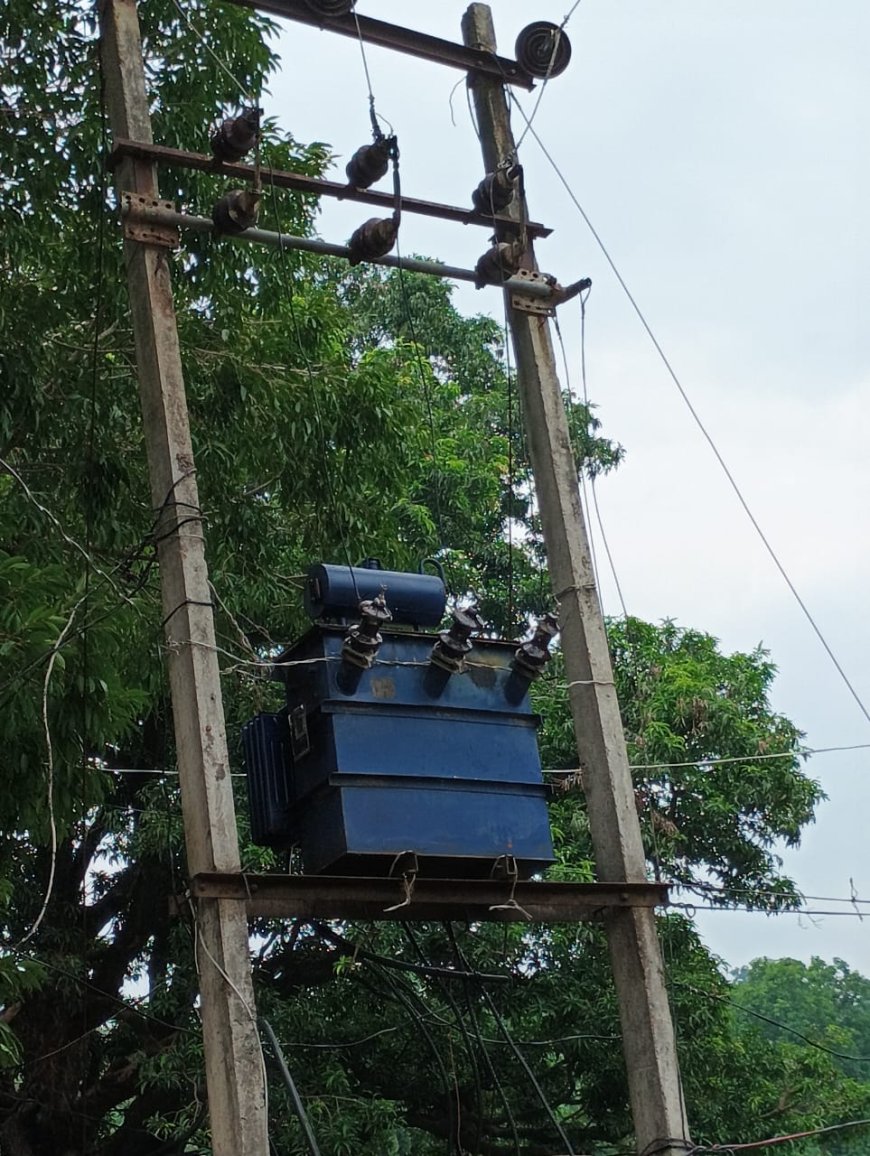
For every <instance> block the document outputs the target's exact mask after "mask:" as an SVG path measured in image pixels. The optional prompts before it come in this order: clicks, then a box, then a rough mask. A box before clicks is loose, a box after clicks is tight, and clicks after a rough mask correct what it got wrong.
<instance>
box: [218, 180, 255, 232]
mask: <svg viewBox="0 0 870 1156" xmlns="http://www.w3.org/2000/svg"><path fill="white" fill-rule="evenodd" d="M259 215H260V194H259V193H252V192H251V190H250V189H230V191H229V192H228V193H225V194H224V196H222V197H221V199H220V200H219V201H217V202H216V203H215V206H214V208H213V209H212V211H211V219H212V221H213V222H214V227H215V230H216V231H217V232H218V233H226V234H228V235H229V236H233V235H234V234H236V233H244V231H245V229H250V228H252V227H253V226H254V225H256V223H257V219H258V217H259Z"/></svg>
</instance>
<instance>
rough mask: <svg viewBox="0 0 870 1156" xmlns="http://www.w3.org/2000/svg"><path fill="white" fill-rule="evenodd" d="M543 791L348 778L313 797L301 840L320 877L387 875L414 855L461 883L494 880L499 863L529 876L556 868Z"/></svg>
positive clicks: (301, 822)
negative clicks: (506, 861) (509, 860)
mask: <svg viewBox="0 0 870 1156" xmlns="http://www.w3.org/2000/svg"><path fill="white" fill-rule="evenodd" d="M496 788H497V789H496ZM544 791H545V788H544V787H540V786H539V787H534V786H532V785H528V786H525V787H520V786H518V785H517V784H492V783H489V784H485V785H484V784H476V783H470V782H463V783H461V784H457V783H455V782H445V781H443V780H438V779H429V780H420V779H414V780H408V779H405V780H401V779H395V778H389V779H382V780H377V779H371V778H356V779H353V778H342V780H341V783H340V784H335V785H333V786H330V787H328V788H326V789H324V790H322V791H319V792H317V793H316V794H315V795H314V796H313V797H312V798H311V800H310V801H309V802H308V803H307V804H306V809H305V812H304V815H302V814H300V815H299V816H298V819H297V823H296V833H297V836H298V841H299V843H300V846H301V849H302V857H303V861H304V863H305V867H306V870H308V871H313V872H329V873H331V874H343V873H354V872H359V871H363V872H371V873H373V874H374V873H379V872H380V873H382V872H383V871H384V870H386V869H388V868H389V867H390V865H391V864H392V863H393V861H394V860H395V858H396V856H397V855H401V854H402V853H403V852H405V851H412V852H414V853H415V854H416V855H417V857H418V858H419V859H420V860H421V864H420V866H421V870H422V871H423V872H425V871H426V870H427V867H428V866H429V865H430V864H429V863H427V860H428V861H430V862H431V863H437V864H438V866H439V867H446V868H447V871H446V873H448V874H453V875H456V876H457V877H465V876H471V875H475V874H484V875H487V874H489V872H490V870H491V869H492V866H493V864H494V863H495V861H496V860H497V859H498V858H499V857H500V856H503V855H512V856H514V858H515V859H517V861H518V865H519V868H520V872H521V873H522V874H524V875H529V874H531V873H533V872H534V871H537V870H541V869H542V868H544V867H546V866H548V865H549V864H550V863H551V862H552V861H553V848H552V843H551V841H550V830H549V825H548V823H547V808H546V803H545V801H544ZM458 864H461V866H459V865H458ZM442 873H443V872H442Z"/></svg>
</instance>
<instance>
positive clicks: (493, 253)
mask: <svg viewBox="0 0 870 1156" xmlns="http://www.w3.org/2000/svg"><path fill="white" fill-rule="evenodd" d="M522 255H523V248H522V245H520V244H518V243H517V242H514V243H513V244H511V243H510V242H508V241H499V243H498V244H497V245H493V247H492V248H491V249H487V251H486V252H485V253H484V254H483V256H482V257H481V258H480V260H479V261H478V262H477V264H476V265H475V266H474V272H475V273H476V274H477V280H476V281H475V285H476V286H477V288H478V289H482V288H483V286H484V285H501V283H502V282H503V281H506V280H507V278H508V277H510V276H512V275H513V274H514V273H516V271H517V270H518V269H519V267H520V261H521V259H522Z"/></svg>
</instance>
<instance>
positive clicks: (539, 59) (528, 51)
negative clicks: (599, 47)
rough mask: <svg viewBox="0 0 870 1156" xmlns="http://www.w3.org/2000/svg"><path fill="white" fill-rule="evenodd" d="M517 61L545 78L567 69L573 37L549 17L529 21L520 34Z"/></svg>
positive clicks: (522, 67) (525, 68)
mask: <svg viewBox="0 0 870 1156" xmlns="http://www.w3.org/2000/svg"><path fill="white" fill-rule="evenodd" d="M515 51H516V57H517V64H518V65H519V66H520V68H521V69H522V70H523V71H524V72H527V73H528V74H529V75H530V76H538V77H540V78H541V79H542V80H545V79H548V78H549V77H551V76H558V75H559V73H560V72H564V71H565V69H566V68H567V67H568V64H569V63H570V60H571V41H570V40H569V39H568V37H567V36H566V35H565V30H564V29H563V28H560V27H559V25H558V24H551V23H550V21H549V20H537V21H536V22H535V23H534V24H529V25H528V26H527V27H526V28H524V29H523V30H522V32H521V33H520V34H519V36H518V37H517V43H516V49H515Z"/></svg>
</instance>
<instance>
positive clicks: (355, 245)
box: [347, 217, 399, 265]
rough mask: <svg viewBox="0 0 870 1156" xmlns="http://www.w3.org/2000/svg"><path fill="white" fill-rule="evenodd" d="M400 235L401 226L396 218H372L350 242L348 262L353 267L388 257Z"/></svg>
mask: <svg viewBox="0 0 870 1156" xmlns="http://www.w3.org/2000/svg"><path fill="white" fill-rule="evenodd" d="M398 235H399V224H398V222H397V221H396V219H395V217H383V218H380V217H372V218H371V220H368V221H366V222H365V223H364V224H362V225H360V227H359V228H358V229H357V230H356V232H355V233H354V234H353V236H352V237H351V239H350V240H349V241H348V243H347V244H348V248H349V249H350V256H349V258H348V260H349V261H350V263H351V265H359V264H360V263H361V262H362V261H376V260H377V259H378V257H386V255H387V253H389V251H390V249H392V247H393V245H395V243H396V237H397V236H398Z"/></svg>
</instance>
